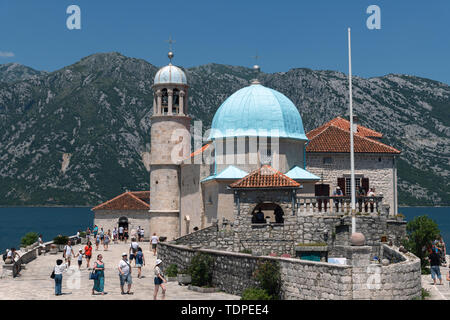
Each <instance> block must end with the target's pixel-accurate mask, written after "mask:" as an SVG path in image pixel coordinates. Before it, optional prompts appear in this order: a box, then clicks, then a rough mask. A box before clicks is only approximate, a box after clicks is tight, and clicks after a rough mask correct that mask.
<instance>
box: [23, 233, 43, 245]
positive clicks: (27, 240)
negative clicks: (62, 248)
mask: <svg viewBox="0 0 450 320" xmlns="http://www.w3.org/2000/svg"><path fill="white" fill-rule="evenodd" d="M38 238H39V235H38V234H37V233H36V232H28V233H27V234H26V235H24V236H23V237H22V239H20V245H21V246H22V247H27V246H29V245H32V244H33V243H35V242H36V241H38Z"/></svg>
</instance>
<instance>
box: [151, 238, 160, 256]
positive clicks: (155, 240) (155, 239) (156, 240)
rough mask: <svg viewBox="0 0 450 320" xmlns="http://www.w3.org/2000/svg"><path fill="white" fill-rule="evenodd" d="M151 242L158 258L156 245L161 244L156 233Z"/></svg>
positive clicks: (154, 253)
mask: <svg viewBox="0 0 450 320" xmlns="http://www.w3.org/2000/svg"><path fill="white" fill-rule="evenodd" d="M151 242H152V249H153V255H154V256H156V245H157V244H158V242H159V240H158V237H157V236H156V233H154V234H153V235H152V239H151Z"/></svg>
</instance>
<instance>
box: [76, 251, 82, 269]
mask: <svg viewBox="0 0 450 320" xmlns="http://www.w3.org/2000/svg"><path fill="white" fill-rule="evenodd" d="M75 257H76V258H78V259H77V261H78V270H81V265H82V264H83V249H80V250H78V253H77V255H76V256H75Z"/></svg>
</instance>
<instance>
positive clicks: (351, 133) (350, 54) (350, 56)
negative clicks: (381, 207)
mask: <svg viewBox="0 0 450 320" xmlns="http://www.w3.org/2000/svg"><path fill="white" fill-rule="evenodd" d="M348 91H349V101H350V171H351V178H350V181H351V182H350V189H351V195H352V197H351V203H352V233H355V232H356V218H355V211H356V201H355V198H356V195H355V155H354V146H353V101H352V100H353V98H352V46H351V35H350V28H348Z"/></svg>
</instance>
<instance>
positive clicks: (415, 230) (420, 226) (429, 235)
mask: <svg viewBox="0 0 450 320" xmlns="http://www.w3.org/2000/svg"><path fill="white" fill-rule="evenodd" d="M406 232H407V234H408V238H407V239H405V240H404V241H403V246H404V247H405V249H406V250H408V251H409V252H412V253H413V254H415V255H416V256H417V257H418V258H420V261H421V267H422V270H424V269H426V267H427V266H428V261H427V260H426V257H427V255H428V252H427V250H428V248H429V247H430V246H431V242H432V241H434V240H435V239H437V238H438V236H439V234H440V232H439V228H438V225H437V224H436V222H434V221H433V220H432V219H430V218H429V217H428V216H427V215H424V216H417V217H414V219H413V220H411V221H409V222H408V224H407V225H406Z"/></svg>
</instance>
